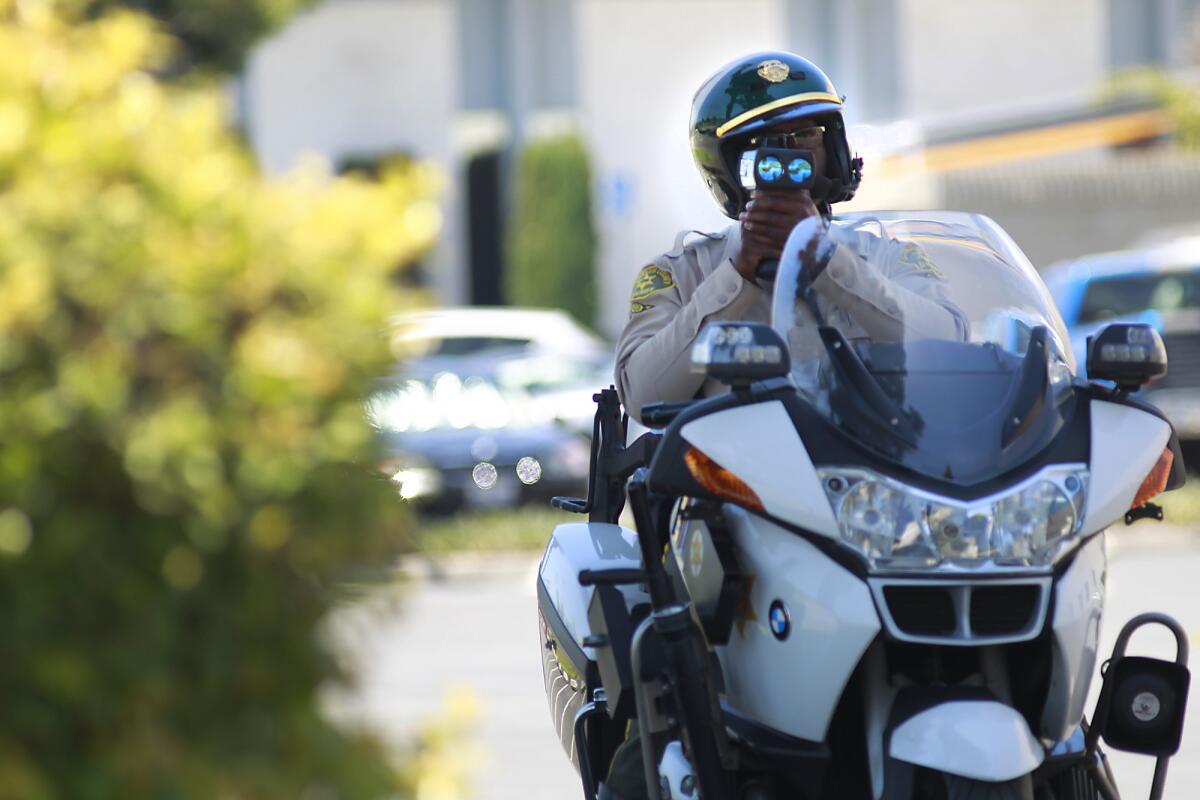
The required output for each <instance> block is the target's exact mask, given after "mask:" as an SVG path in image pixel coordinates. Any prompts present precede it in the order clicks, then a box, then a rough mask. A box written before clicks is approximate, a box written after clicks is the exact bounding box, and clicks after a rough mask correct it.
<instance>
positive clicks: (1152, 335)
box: [1087, 322, 1167, 391]
mask: <svg viewBox="0 0 1200 800" xmlns="http://www.w3.org/2000/svg"><path fill="white" fill-rule="evenodd" d="M1087 351H1088V352H1087V373H1088V378H1090V379H1093V380H1102V381H1112V382H1113V383H1115V384H1116V385H1117V388H1118V389H1124V390H1126V391H1134V390H1136V389H1139V388H1141V387H1142V386H1143V385H1145V384H1146V383H1148V382H1150V381H1152V380H1154V379H1155V378H1159V377H1162V376H1163V375H1166V374H1167V348H1166V346H1165V345H1164V344H1163V340H1162V337H1161V336H1159V335H1158V331H1156V330H1154V328H1153V327H1152V326H1150V325H1144V324H1137V323H1126V322H1118V323H1113V324H1112V325H1105V326H1104V327H1103V328H1101V329H1100V332H1099V333H1098V334H1096V335H1095V336H1090V337H1088V343H1087Z"/></svg>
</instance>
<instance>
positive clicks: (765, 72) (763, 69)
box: [756, 58, 791, 83]
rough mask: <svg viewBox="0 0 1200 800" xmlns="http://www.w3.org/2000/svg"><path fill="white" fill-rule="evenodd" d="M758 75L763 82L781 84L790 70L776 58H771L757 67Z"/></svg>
mask: <svg viewBox="0 0 1200 800" xmlns="http://www.w3.org/2000/svg"><path fill="white" fill-rule="evenodd" d="M756 71H757V72H758V74H759V75H760V76H761V77H762V78H763V79H765V80H768V81H770V82H771V83H783V82H784V81H786V80H787V78H788V75H790V74H791V69H790V68H789V67H788V65H787V64H785V63H783V62H782V61H780V60H779V59H777V58H772V59H770V60H769V61H764V62H762V63H761V64H759V65H758V70H756Z"/></svg>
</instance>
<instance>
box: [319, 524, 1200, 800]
mask: <svg viewBox="0 0 1200 800" xmlns="http://www.w3.org/2000/svg"><path fill="white" fill-rule="evenodd" d="M1109 543H1110V544H1109V582H1108V594H1107V607H1106V609H1105V620H1104V634H1103V636H1104V639H1103V643H1102V652H1103V653H1104V654H1105V655H1104V656H1102V658H1103V657H1107V652H1108V650H1109V649H1110V648H1111V646H1112V642H1113V639H1114V637H1115V635H1116V632H1117V631H1118V630H1119V628H1120V626H1121V624H1123V623H1124V622H1125V621H1126V620H1128V619H1129V618H1130V617H1132V616H1134V615H1136V614H1138V613H1141V612H1143V611H1164V612H1166V613H1169V614H1171V615H1172V616H1174V617H1176V618H1177V619H1178V620H1179V621H1180V622H1181V623H1182V624H1183V625H1184V627H1185V629H1186V630H1187V631H1188V632H1189V635H1190V637H1191V639H1192V641H1193V643H1194V645H1195V647H1196V648H1198V649H1200V531H1194V532H1193V531H1186V530H1180V529H1167V528H1163V527H1161V526H1160V527H1153V526H1152V524H1151V523H1145V522H1143V523H1139V524H1138V525H1137V526H1135V527H1134V528H1132V529H1128V530H1122V531H1120V532H1119V533H1116V534H1115V535H1110V537H1109ZM536 560H537V559H536V557H535V556H530V555H515V556H489V557H486V558H482V559H470V558H467V559H460V560H458V561H456V562H452V563H450V564H448V565H443V567H442V568H440V569H431V570H426V574H425V577H424V579H420V580H416V581H413V582H410V585H409V588H408V590H407V591H405V592H404V593H403V594H402V596H396V595H393V594H389V595H386V596H379V597H375V598H373V599H372V600H371V601H370V602H364V603H359V604H357V605H356V606H355V607H352V608H348V609H347V611H346V612H345V613H343V614H341V615H339V616H338V618H337V619H336V620H335V623H334V625H333V626H332V630H333V632H334V635H335V637H336V639H337V641H338V642H339V643H340V647H341V649H342V651H343V652H344V653H345V655H346V657H347V659H348V663H350V664H351V665H353V666H355V668H356V669H357V671H358V674H359V683H358V687H357V689H356V691H355V692H353V693H352V694H349V695H341V696H337V697H332V698H330V706H331V708H332V713H334V714H335V715H336V716H338V717H339V718H341V719H344V720H356V721H358V722H361V723H363V724H365V725H367V726H369V727H371V728H373V729H375V730H376V731H378V732H380V733H381V734H382V735H383V736H385V737H386V738H388V739H390V740H392V741H394V742H397V743H402V742H404V741H405V740H406V739H408V738H409V737H411V735H412V733H413V731H415V730H418V729H419V728H420V727H421V726H422V725H423V724H426V723H427V722H428V721H431V720H436V719H437V718H438V717H439V716H440V715H444V713H445V709H446V698H447V697H448V695H449V694H451V693H454V692H462V691H467V692H469V693H471V695H473V696H474V698H475V699H476V700H477V702H478V706H479V717H478V725H477V726H476V734H475V736H474V738H473V739H472V740H471V741H469V742H467V743H466V744H467V746H468V749H469V751H470V752H471V754H472V755H471V757H470V758H469V759H464V760H467V761H469V762H470V763H471V764H472V767H473V768H472V771H471V773H472V774H471V776H470V780H471V784H472V789H473V791H474V794H473V796H474V797H475V798H477V799H478V800H543V799H544V800H551V799H552V798H553V800H562V799H563V798H572V797H578V796H580V794H581V791H580V787H579V782H578V778H577V777H576V775H575V772H574V770H573V768H572V767H571V765H570V763H569V762H568V761H567V759H566V757H565V755H564V754H563V752H562V748H561V746H560V745H559V743H558V739H557V737H556V736H555V735H554V731H553V727H552V723H551V721H550V715H549V712H548V710H547V703H546V698H545V694H544V691H543V688H542V675H541V666H540V652H539V649H538V647H539V642H538V633H537V600H536V597H535V594H534V576H535V569H536ZM1129 652H1130V654H1131V655H1133V654H1137V655H1152V656H1158V657H1172V656H1173V655H1174V651H1173V640H1172V639H1171V637H1170V636H1169V634H1166V633H1165V632H1163V631H1162V630H1161V629H1160V630H1147V631H1145V632H1143V633H1141V634H1139V635H1138V636H1136V637H1135V638H1134V640H1133V642H1132V644H1131V647H1130V650H1129ZM1196 661H1197V662H1200V659H1196ZM1098 687H1099V680H1098V679H1097V680H1096V681H1095V682H1094V683H1093V695H1094V694H1095V692H1096V690H1097V689H1098ZM1197 693H1200V689H1194V690H1193V692H1192V697H1191V699H1190V702H1189V715H1188V722H1187V724H1186V725H1185V729H1184V741H1183V748H1182V750H1181V751H1180V753H1179V754H1178V755H1177V756H1176V757H1175V758H1174V759H1173V760H1172V762H1171V767H1170V772H1169V779H1168V781H1167V792H1166V795H1165V798H1166V800H1196V799H1197V798H1200V722H1198V721H1197V720H1198V719H1200V701H1198V700H1197V698H1196V695H1197ZM1110 761H1111V763H1112V766H1113V770H1114V772H1115V774H1116V776H1117V780H1118V783H1119V786H1120V789H1121V793H1122V797H1123V798H1124V800H1141V798H1145V797H1147V796H1148V794H1149V786H1150V781H1151V777H1152V774H1153V769H1154V762H1153V759H1150V758H1147V757H1144V756H1136V755H1129V754H1123V753H1110Z"/></svg>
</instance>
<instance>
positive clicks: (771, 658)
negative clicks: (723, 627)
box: [716, 505, 880, 742]
mask: <svg viewBox="0 0 1200 800" xmlns="http://www.w3.org/2000/svg"><path fill="white" fill-rule="evenodd" d="M726 514H727V516H728V518H729V521H730V525H731V526H732V528H733V529H734V539H735V541H736V542H737V545H738V559H739V562H740V563H741V564H742V565H743V569H744V571H745V572H746V574H747V575H748V576H752V577H753V580H752V581H749V584H750V585H749V587H748V589H749V591H748V597H747V604H746V605H745V607H744V608H743V609H742V610H741V614H740V615H739V617H738V619H737V620H736V622H735V628H734V631H733V633H732V635H731V636H730V638H729V643H728V644H727V645H725V646H723V647H718V648H716V651H717V655H718V657H719V658H720V660H721V667H722V672H723V674H724V676H725V689H726V697H727V699H728V702H729V704H730V706H732V707H733V708H734V709H735V710H737V711H738V712H739V713H741V714H744V715H745V716H747V717H749V718H751V719H754V720H757V721H758V722H760V723H762V724H763V725H766V726H768V727H770V728H773V729H774V730H776V731H779V732H781V733H785V734H788V735H789V736H794V737H797V738H800V739H806V740H808V741H811V742H821V741H823V740H824V739H825V735H826V732H827V730H828V728H829V722H830V719H831V717H832V715H833V712H834V709H835V708H836V707H837V704H838V700H839V699H840V698H841V695H842V690H843V689H844V688H845V685H846V682H847V681H848V680H849V679H850V676H851V674H852V673H853V672H854V667H855V665H856V664H857V663H858V662H859V659H861V658H862V655H863V653H864V652H865V651H866V649H867V647H868V646H869V645H870V643H871V642H872V641H873V640H874V639H875V637H876V636H877V635H878V633H879V630H880V624H879V615H878V612H877V611H876V610H875V603H874V602H873V601H872V599H871V592H870V590H869V589H868V588H867V585H866V584H865V583H863V581H862V580H860V579H859V578H858V577H856V576H855V575H854V574H852V573H851V572H850V571H848V570H847V569H845V568H844V567H842V566H840V565H839V564H838V563H837V562H835V561H834V560H833V559H831V558H829V556H827V555H825V553H823V552H822V551H821V550H820V549H818V548H817V547H816V546H815V545H813V544H812V543H810V542H808V541H807V540H806V539H804V538H803V537H801V536H797V535H795V534H794V533H792V532H791V531H789V530H787V529H785V528H783V527H781V526H780V525H777V524H775V523H774V522H771V521H770V520H767V519H763V518H762V517H759V516H757V515H753V514H751V513H749V512H747V511H745V510H744V509H740V508H737V507H735V506H731V505H730V506H726ZM777 600H778V601H781V602H782V603H783V604H785V605H786V607H787V611H788V613H789V614H790V618H791V624H792V628H791V631H790V633H789V634H788V635H787V636H786V637H784V638H783V639H782V640H781V639H779V638H777V637H776V636H775V635H774V634H773V633H772V632H771V629H770V625H769V620H768V614H769V609H770V607H771V605H772V603H774V602H775V601H777Z"/></svg>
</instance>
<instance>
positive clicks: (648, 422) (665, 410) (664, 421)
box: [642, 400, 695, 428]
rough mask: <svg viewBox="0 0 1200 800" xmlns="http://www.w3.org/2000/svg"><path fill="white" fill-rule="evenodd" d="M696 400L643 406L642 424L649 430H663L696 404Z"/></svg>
mask: <svg viewBox="0 0 1200 800" xmlns="http://www.w3.org/2000/svg"><path fill="white" fill-rule="evenodd" d="M694 402H695V401H694V400H682V401H677V402H673V403H647V404H646V405H644V406H642V424H643V425H645V426H646V427H647V428H663V427H666V426H667V425H670V424H671V420H673V419H675V418H676V417H677V416H679V413H680V412H681V411H683V410H685V409H686V408H687V407H688V406H690V405H691V404H692V403H694Z"/></svg>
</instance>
